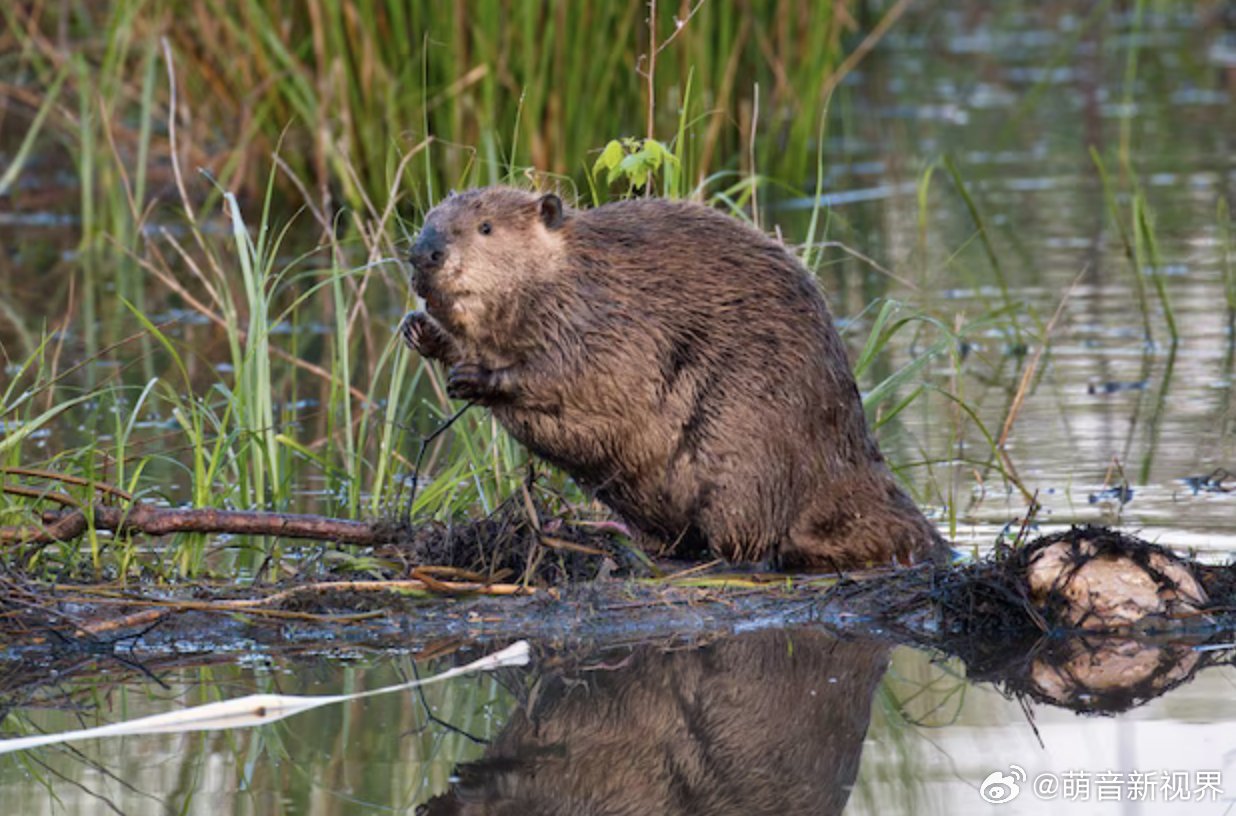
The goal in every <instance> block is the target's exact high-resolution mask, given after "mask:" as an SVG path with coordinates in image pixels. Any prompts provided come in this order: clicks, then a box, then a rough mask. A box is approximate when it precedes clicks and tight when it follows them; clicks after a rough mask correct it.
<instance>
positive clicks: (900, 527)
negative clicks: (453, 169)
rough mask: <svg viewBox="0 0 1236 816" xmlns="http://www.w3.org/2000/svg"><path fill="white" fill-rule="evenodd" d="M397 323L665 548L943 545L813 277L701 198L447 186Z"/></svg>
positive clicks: (921, 553)
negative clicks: (418, 299)
mask: <svg viewBox="0 0 1236 816" xmlns="http://www.w3.org/2000/svg"><path fill="white" fill-rule="evenodd" d="M411 261H412V265H413V267H414V269H415V272H414V285H415V288H416V291H417V293H418V294H419V295H421V296H422V297H423V298H424V299H425V302H426V306H427V311H428V313H427V314H426V313H422V312H413V313H411V314H409V315H408V316H407V317H406V318H405V319H404V323H403V326H402V327H401V331H402V333H403V336H404V338H405V340H406V341H407V342H408V344H409V345H411V346H412V347H413V348H415V349H416V350H418V351H419V352H420V353H421V354H422V355H423V356H425V357H427V358H432V359H436V360H439V361H441V362H442V363H444V364H446V365H448V366H449V367H450V373H449V381H448V389H449V392H450V394H451V395H452V396H454V397H458V398H460V399H467V400H471V401H473V402H475V403H478V404H480V405H484V406H487V407H489V408H490V410H491V411H493V414H494V416H495V417H496V418H497V419H498V421H499V422H501V423H502V425H503V426H505V427H506V429H507V430H508V431H509V432H510V433H511V434H512V435H514V436H515V438H517V439H518V440H519V441H520V442H522V443H523V444H524V445H526V446H527V447H528V448H529V449H530V450H531V451H532V452H533V453H535V454H536V455H537V456H540V457H541V458H543V459H545V460H547V461H549V462H551V463H553V464H555V465H557V466H559V467H561V468H562V469H564V470H565V471H567V472H568V473H569V474H570V475H571V476H572V477H573V478H574V479H575V480H576V481H577V482H578V483H579V484H580V485H581V486H583V487H584V488H585V489H587V490H590V491H592V492H593V493H594V494H595V495H596V496H597V497H598V498H599V499H600V500H601V501H603V502H604V503H605V504H607V505H608V506H609V507H611V508H612V509H613V510H614V511H616V512H617V513H618V514H619V515H620V516H621V517H622V519H623V520H624V521H626V522H627V523H628V524H629V525H630V526H631V527H633V528H634V530H635V531H637V532H638V533H639V534H641V536H642V537H643V538H646V539H652V540H653V541H655V542H658V543H659V544H660V545H661V547H662V549H663V551H668V550H671V549H672V550H674V551H676V552H678V553H679V554H683V555H689V556H698V555H702V554H704V553H705V551H711V552H713V553H715V554H716V555H719V556H721V557H724V558H726V559H729V560H731V561H765V562H768V563H771V564H774V565H777V566H780V567H783V568H794V567H823V568H832V569H849V568H855V567H861V566H866V565H871V564H881V563H888V562H891V561H897V562H900V563H911V562H914V561H918V560H921V559H923V558H925V557H936V556H942V555H943V554H944V553H945V552H946V548H945V547H944V545H943V542H942V541H941V539H940V538H939V536H938V535H937V533H936V532H935V530H934V528H933V527H932V525H931V524H930V523H929V522H928V521H927V520H926V519H925V518H924V517H923V515H922V514H921V513H920V512H919V510H918V508H917V507H915V505H914V503H913V502H912V501H911V500H910V499H909V497H908V496H907V495H906V494H905V493H904V492H903V491H902V490H901V488H900V487H898V485H897V483H896V481H895V480H894V478H893V476H892V473H891V472H890V471H889V469H888V467H887V465H886V464H885V462H884V457H883V456H882V455H881V454H880V451H879V449H878V448H877V447H876V444H875V441H874V440H873V439H872V437H871V434H870V433H869V431H868V429H867V424H866V421H865V418H864V416H863V408H862V403H861V401H860V399H859V394H858V388H857V386H856V385H855V382H854V377H853V375H852V373H851V372H850V368H849V363H848V361H847V359H846V355H845V348H844V346H843V344H842V341H841V338H840V337H839V336H838V334H837V331H836V329H835V328H834V326H833V321H832V317H831V316H830V314H829V311H828V307H827V306H826V305H825V303H824V299H823V297H822V296H821V295H820V292H819V290H818V289H817V287H816V284H815V281H814V279H813V278H812V277H811V275H810V274H809V273H808V272H807V270H806V269H805V268H804V267H803V265H802V264H801V263H799V261H798V260H797V259H795V257H794V256H793V255H792V254H791V253H790V252H788V251H787V250H786V248H785V247H784V246H783V245H782V244H781V243H779V242H777V241H775V240H773V239H771V238H769V237H768V236H766V235H764V234H763V233H762V232H760V231H759V230H757V229H755V228H754V227H752V226H749V225H747V224H744V223H742V222H739V221H737V220H736V219H733V218H730V217H728V216H726V215H723V214H722V213H720V212H717V211H716V210H713V209H710V208H708V207H705V206H703V205H700V204H695V203H688V202H675V201H667V200H663V199H650V198H646V199H636V200H631V201H623V202H619V203H615V204H609V205H606V206H603V207H598V208H596V209H591V210H575V209H571V208H567V207H564V206H563V204H562V202H561V200H560V199H559V198H558V197H557V196H556V195H552V194H550V195H540V196H538V195H535V194H533V193H529V192H524V191H521V190H516V189H513V188H508V187H490V188H485V189H479V190H472V191H469V192H466V193H462V194H458V195H452V196H450V197H448V198H447V199H445V200H444V201H443V202H442V203H440V204H439V205H438V206H437V207H435V208H434V209H433V210H432V211H431V212H430V213H429V214H428V216H427V217H426V219H425V224H424V228H423V229H422V231H421V233H420V236H419V238H418V240H417V241H416V244H415V246H414V247H413V249H412V253H411Z"/></svg>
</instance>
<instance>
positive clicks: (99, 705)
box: [0, 657, 514, 813]
mask: <svg viewBox="0 0 1236 816" xmlns="http://www.w3.org/2000/svg"><path fill="white" fill-rule="evenodd" d="M415 662H416V661H414V659H413V658H411V657H401V658H397V659H395V660H393V661H392V662H390V663H386V662H383V663H375V664H373V665H364V666H355V667H354V666H350V665H348V664H346V663H343V664H341V663H339V662H321V663H309V664H305V663H303V662H302V661H297V664H293V665H286V664H283V663H277V664H275V666H274V667H273V671H269V672H258V673H255V674H251V673H250V672H249V670H247V669H242V668H238V667H218V666H213V667H212V666H207V667H202V668H198V669H181V670H179V672H180V673H182V674H181V675H180V678H179V679H178V678H177V677H169V676H164V677H163V680H164V681H165V682H167V683H169V684H170V687H169V688H168V689H167V690H166V691H164V692H156V691H154V687H153V686H150V687H149V688H141V687H135V686H127V685H121V686H118V685H115V683H114V681H112V680H108V679H106V678H102V679H100V680H99V681H98V682H97V683H95V684H92V683H90V682H89V681H76V682H75V683H74V686H73V687H72V688H70V689H68V690H67V692H66V690H65V689H63V688H60V689H57V694H65V693H67V694H68V695H69V697H70V699H72V700H74V701H75V703H76V704H77V706H79V707H81V708H82V710H83V711H84V712H85V713H84V714H81V715H77V714H71V713H68V712H63V711H51V710H42V711H40V710H38V709H31V708H26V709H25V710H24V711H14V712H11V713H10V714H9V715H8V717H6V719H5V727H6V735H7V734H8V733H18V732H27V731H32V730H33V727H34V725H35V724H36V723H37V725H38V728H39V729H41V730H45V731H60V730H68V729H73V728H77V727H81V726H82V725H83V724H84V725H94V724H101V722H98V723H97V722H96V717H95V715H94V714H93V713H92V712H96V711H97V712H99V716H98V717H97V719H98V720H101V721H102V722H107V721H115V720H118V719H124V718H132V717H136V716H141V715H145V714H148V713H154V712H155V711H165V710H169V709H172V708H175V707H176V706H177V705H181V704H184V705H193V704H198V703H206V702H213V701H216V700H221V699H228V698H232V697H236V696H240V695H241V694H243V693H248V692H250V691H254V692H272V693H293V694H295V693H323V690H324V689H323V688H321V687H318V684H317V683H316V682H315V681H316V680H317V678H318V677H319V676H320V677H321V680H322V686H323V687H325V688H329V689H331V690H332V691H359V690H362V689H365V688H375V687H378V686H381V685H385V684H388V683H391V682H395V681H397V680H398V679H400V678H405V679H410V678H411V677H413V676H414V675H415V672H416V670H417V669H419V671H420V673H421V675H422V676H424V675H426V674H429V673H432V672H433V671H436V670H440V669H442V668H444V666H442V665H440V664H438V665H436V666H435V665H430V666H424V665H420V664H417V665H416V666H415V668H414V663H415ZM319 673H320V675H319ZM242 689H243V690H242ZM152 692H153V696H152ZM424 692H425V696H424V700H425V702H427V703H428V704H429V706H430V707H431V709H432V711H433V715H434V717H436V718H437V720H438V721H439V722H435V721H433V720H431V719H430V718H429V717H428V716H427V714H426V711H425V708H424V706H423V705H422V702H421V698H420V697H419V696H418V695H416V694H415V693H410V694H398V695H391V696H390V697H389V698H386V697H377V698H373V699H370V700H365V701H354V702H353V703H348V704H344V705H339V706H332V707H329V708H326V709H318V710H313V711H309V712H305V713H303V714H300V715H297V716H295V717H292V718H290V719H288V720H285V721H282V722H279V723H276V724H273V725H268V726H260V727H257V728H252V729H239V730H234V731H216V732H202V733H195V734H185V735H155V736H145V737H137V738H135V737H127V738H124V739H115V738H112V739H104V740H95V741H89V742H84V743H81V744H80V745H78V746H76V747H64V748H59V749H38V750H35V751H27V752H19V753H17V754H15V755H13V756H9V757H4V758H3V760H0V785H2V786H3V787H4V789H5V791H6V801H7V802H9V804H10V807H12V808H15V809H13V810H12V812H15V813H17V812H20V813H25V812H34V810H35V809H36V808H35V806H34V803H36V802H41V801H45V800H46V797H47V796H49V795H52V794H58V795H59V796H60V798H61V799H62V800H63V802H64V812H85V810H84V809H82V808H75V807H74V803H76V804H78V805H82V806H84V807H91V806H97V805H99V804H100V801H101V799H100V797H106V798H107V799H109V800H111V801H112V802H114V803H116V804H117V805H119V806H120V807H121V809H122V810H123V811H124V812H130V808H134V809H136V808H138V807H139V803H140V802H142V801H145V800H146V799H147V797H149V796H152V795H153V796H156V797H157V798H158V799H164V800H168V801H169V802H170V803H172V804H173V805H174V806H175V807H174V809H176V808H183V809H184V810H186V811H188V810H191V811H193V812H196V811H197V810H199V809H201V808H202V807H203V806H207V807H210V808H211V809H213V810H215V811H217V812H226V813H231V812H237V813H241V812H250V813H272V812H296V813H303V812H309V811H310V810H312V809H313V808H312V807H310V805H311V804H312V803H317V804H318V805H321V804H323V803H326V802H331V801H337V800H339V799H340V798H343V799H352V800H355V801H362V802H365V801H367V802H375V803H382V804H389V805H392V806H394V805H402V806H403V807H405V808H407V809H408V810H409V812H410V810H411V809H412V808H414V807H415V806H416V805H417V804H419V803H421V802H423V801H425V800H426V799H428V798H429V797H430V796H432V795H434V794H436V793H440V792H441V791H442V790H444V789H445V788H446V786H447V784H448V780H449V776H450V774H451V772H452V771H453V770H454V768H455V767H456V766H457V765H458V764H459V763H462V762H468V761H471V760H475V759H478V758H479V757H480V756H481V754H482V753H483V751H484V743H483V742H477V741H476V740H481V741H487V740H491V739H492V738H493V737H494V736H495V735H496V733H497V731H498V730H499V729H500V728H501V727H502V725H503V723H505V721H506V720H507V719H508V718H509V716H510V714H511V711H512V707H513V705H514V700H513V698H512V697H511V695H510V694H509V693H508V691H507V690H506V689H505V687H504V686H503V685H502V683H501V682H499V680H498V679H496V678H494V677H466V678H459V679H457V680H452V681H448V682H445V683H442V684H440V685H434V686H429V687H427V688H425V689H424ZM155 697H158V699H155ZM442 723H447V724H449V726H450V727H446V726H444V725H442ZM452 729H455V730H452ZM465 735H468V736H465ZM469 736H470V737H472V738H475V739H470V738H469ZM151 751H155V752H157V753H158V755H159V756H160V757H161V759H160V761H159V762H157V763H151V762H150V761H149V756H150V752H151ZM66 783H68V784H66ZM26 799H29V802H30V807H29V808H23V807H17V803H20V802H23V801H24V800H26ZM275 802H278V803H279V804H278V805H276V804H275ZM224 803H226V804H224ZM126 805H127V806H128V807H126Z"/></svg>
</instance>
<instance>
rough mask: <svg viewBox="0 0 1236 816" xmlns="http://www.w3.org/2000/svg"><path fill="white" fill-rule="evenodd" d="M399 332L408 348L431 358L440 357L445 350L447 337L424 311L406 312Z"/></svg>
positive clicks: (436, 358)
mask: <svg viewBox="0 0 1236 816" xmlns="http://www.w3.org/2000/svg"><path fill="white" fill-rule="evenodd" d="M399 334H400V336H401V337H403V342H405V343H407V344H408V348H410V349H412V350H413V351H416V352H418V353H419V354H420V355H421V356H422V357H426V358H428V359H431V360H439V359H442V357H444V356H445V355H446V351H447V346H448V343H447V338H446V337H445V335H444V334H443V332H442V327H441V326H439V325H438V324H437V323H436V322H435V321H434V319H433V318H432V317H430V316H429V315H427V314H425V313H424V312H408V313H407V314H406V315H404V318H403V322H402V323H400V324H399Z"/></svg>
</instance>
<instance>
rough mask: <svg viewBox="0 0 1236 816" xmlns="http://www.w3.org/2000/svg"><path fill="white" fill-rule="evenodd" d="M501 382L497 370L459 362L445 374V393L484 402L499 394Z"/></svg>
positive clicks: (471, 400) (495, 397)
mask: <svg viewBox="0 0 1236 816" xmlns="http://www.w3.org/2000/svg"><path fill="white" fill-rule="evenodd" d="M501 384H502V378H501V376H499V374H498V372H496V371H492V370H490V369H488V368H486V367H485V366H483V365H479V364H478V363H460V364H459V365H456V366H452V367H451V370H450V373H449V374H448V375H447V381H446V393H447V394H448V395H450V396H451V397H454V398H455V399H461V400H468V401H469V402H477V403H482V404H485V403H489V402H493V401H494V400H495V399H497V398H498V397H499V396H501V394H500V388H501Z"/></svg>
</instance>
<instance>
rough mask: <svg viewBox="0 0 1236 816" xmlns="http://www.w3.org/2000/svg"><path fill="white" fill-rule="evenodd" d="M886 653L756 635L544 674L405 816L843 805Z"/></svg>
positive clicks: (816, 639) (766, 810) (824, 809)
mask: <svg viewBox="0 0 1236 816" xmlns="http://www.w3.org/2000/svg"><path fill="white" fill-rule="evenodd" d="M888 648H889V647H888V646H887V645H886V644H881V643H877V642H874V641H867V640H861V639H847V640H839V639H835V638H833V637H832V636H830V635H828V634H826V633H825V632H823V631H819V630H811V629H805V628H794V629H783V630H761V631H755V632H746V633H744V634H741V635H734V636H730V637H727V638H725V639H723V640H720V641H718V642H715V643H712V644H709V645H706V646H703V647H699V648H689V649H685V650H684V649H678V650H669V651H663V650H661V649H658V648H655V647H652V646H641V647H637V648H636V649H634V650H633V651H631V652H630V653H627V654H623V653H621V652H611V653H608V654H604V655H599V656H596V657H595V658H594V659H591V660H589V661H588V662H587V663H586V664H583V663H581V664H580V665H587V666H589V668H586V669H583V668H578V667H576V668H567V669H566V670H563V669H561V668H559V669H555V670H550V669H542V670H541V674H540V675H539V676H538V677H537V678H536V680H535V683H534V684H533V685H532V686H531V688H530V689H529V690H528V692H527V700H528V702H527V704H526V705H523V706H520V707H518V708H517V709H516V710H515V713H514V714H512V716H511V719H510V720H509V721H508V722H507V723H506V725H505V726H504V727H503V729H502V733H501V734H499V735H498V737H497V738H496V739H495V740H494V741H493V742H491V743H490V744H489V745H488V746H487V747H486V749H485V756H484V757H483V758H482V759H480V760H479V761H476V762H470V763H466V764H464V765H461V766H459V767H458V768H456V770H455V773H454V775H453V776H454V777H455V779H454V780H453V781H452V783H451V786H450V788H449V789H448V790H446V791H444V792H443V793H441V794H439V795H438V796H436V797H435V798H434V799H432V800H431V801H429V802H428V803H426V804H425V805H423V806H422V807H421V808H419V809H418V810H417V814H418V816H421V814H423V816H481V815H482V814H488V815H492V816H505V814H511V816H515V814H519V815H520V816H523V815H524V814H540V815H541V816H642V815H643V814H666V815H667V816H677V814H709V816H731V815H732V816H807V814H811V816H825V815H826V814H840V813H842V812H843V810H844V809H845V805H846V802H847V801H848V800H849V798H850V791H851V790H852V788H853V787H854V783H855V780H856V779H857V777H858V770H859V760H860V758H861V756H862V752H863V739H864V737H865V736H866V734H867V728H868V724H869V722H870V720H871V700H872V695H873V694H874V692H875V688H876V686H877V684H878V683H879V681H880V678H881V677H882V676H883V674H884V669H885V666H886V665H887V660H888ZM568 666H569V664H568Z"/></svg>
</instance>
